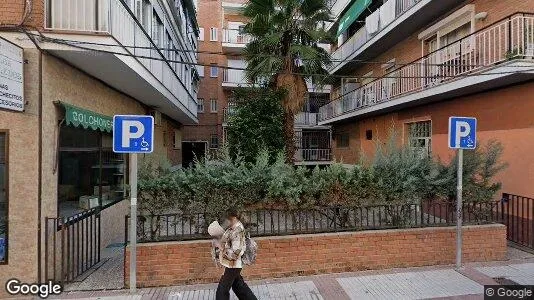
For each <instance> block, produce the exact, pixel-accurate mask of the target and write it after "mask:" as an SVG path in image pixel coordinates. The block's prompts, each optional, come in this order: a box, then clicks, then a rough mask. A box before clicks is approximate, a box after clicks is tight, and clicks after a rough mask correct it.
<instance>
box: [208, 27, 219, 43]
mask: <svg viewBox="0 0 534 300" xmlns="http://www.w3.org/2000/svg"><path fill="white" fill-rule="evenodd" d="M217 38H218V37H217V28H215V27H211V28H210V41H212V42H216V41H217Z"/></svg>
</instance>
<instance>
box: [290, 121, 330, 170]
mask: <svg viewBox="0 0 534 300" xmlns="http://www.w3.org/2000/svg"><path fill="white" fill-rule="evenodd" d="M295 146H296V152H295V163H296V164H297V165H317V164H330V163H331V162H332V147H331V136H330V130H329V129H328V130H296V131H295Z"/></svg>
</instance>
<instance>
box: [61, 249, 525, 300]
mask: <svg viewBox="0 0 534 300" xmlns="http://www.w3.org/2000/svg"><path fill="white" fill-rule="evenodd" d="M502 282H506V283H507V284H510V283H517V284H524V285H525V284H534V255H532V254H528V253H526V252H522V251H519V250H516V249H510V253H509V260H507V261H501V262H488V263H469V264H466V266H465V268H464V269H463V270H462V271H460V272H457V271H455V270H454V268H453V266H431V267H421V268H406V269H390V270H378V271H362V272H354V273H341V274H328V275H316V276H306V277H293V278H283V279H276V280H261V281H250V282H249V285H250V286H251V288H252V290H253V291H254V293H255V294H256V296H257V297H258V299H336V300H337V299H340V300H343V299H483V286H484V285H485V284H499V283H502ZM216 288H217V285H216V284H202V285H190V286H176V287H160V288H143V289H139V290H138V293H137V294H136V295H130V294H129V293H128V290H112V291H110V290H107V291H79V292H74V291H73V292H65V293H64V294H62V295H61V296H60V297H58V298H60V299H84V298H89V299H177V300H178V299H180V300H181V299H188V300H189V299H195V300H196V299H198V300H201V299H215V296H214V295H215V289H216ZM232 299H237V298H235V297H233V298H232Z"/></svg>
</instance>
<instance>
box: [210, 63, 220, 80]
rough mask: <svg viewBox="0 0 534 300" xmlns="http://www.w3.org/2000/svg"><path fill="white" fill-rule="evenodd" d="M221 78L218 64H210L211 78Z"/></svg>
mask: <svg viewBox="0 0 534 300" xmlns="http://www.w3.org/2000/svg"><path fill="white" fill-rule="evenodd" d="M218 76H219V67H217V64H210V77H212V78H215V77H218Z"/></svg>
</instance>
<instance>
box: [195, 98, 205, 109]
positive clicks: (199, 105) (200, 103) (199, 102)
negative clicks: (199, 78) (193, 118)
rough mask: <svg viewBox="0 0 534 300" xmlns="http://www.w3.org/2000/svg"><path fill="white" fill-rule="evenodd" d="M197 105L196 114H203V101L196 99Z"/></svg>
mask: <svg viewBox="0 0 534 300" xmlns="http://www.w3.org/2000/svg"><path fill="white" fill-rule="evenodd" d="M197 103H198V104H197V105H198V112H199V113H203V112H204V99H202V98H198V99H197Z"/></svg>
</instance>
